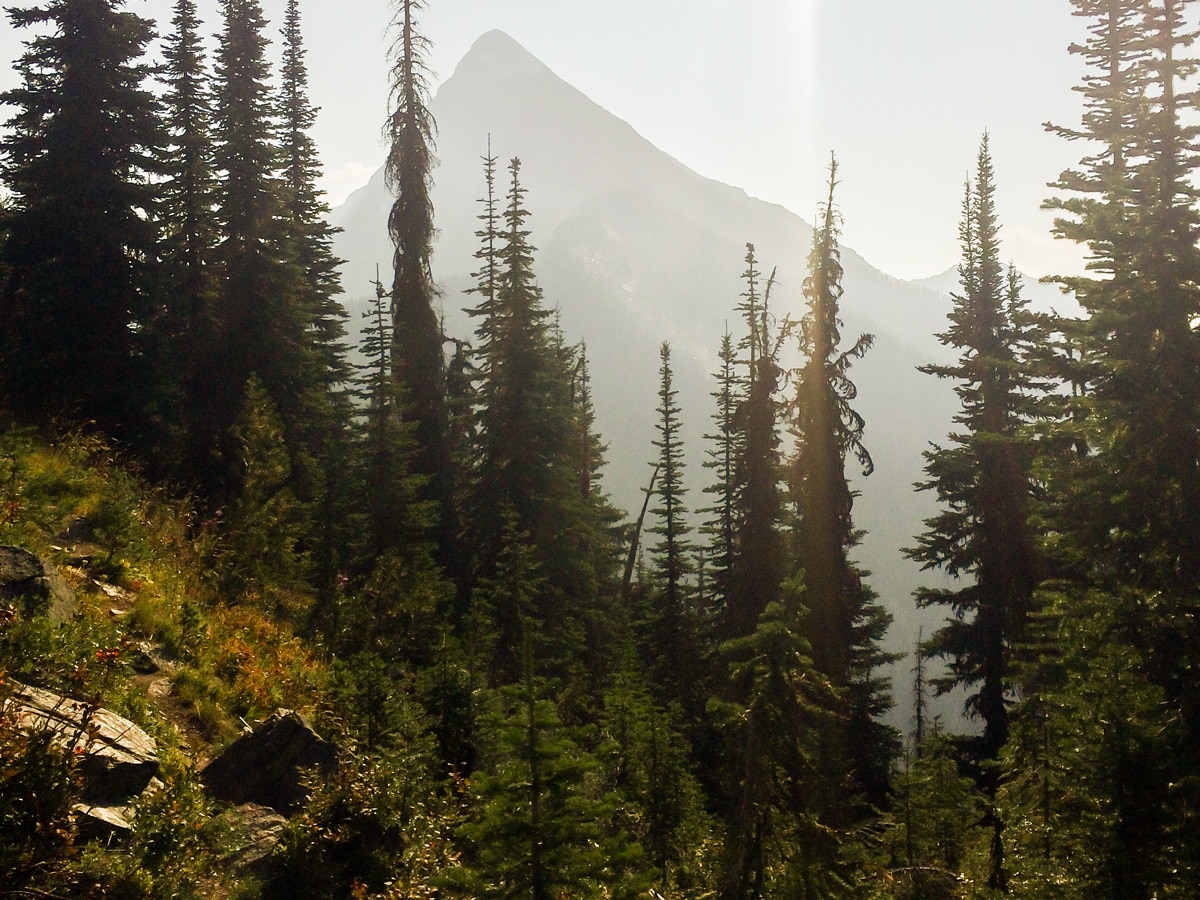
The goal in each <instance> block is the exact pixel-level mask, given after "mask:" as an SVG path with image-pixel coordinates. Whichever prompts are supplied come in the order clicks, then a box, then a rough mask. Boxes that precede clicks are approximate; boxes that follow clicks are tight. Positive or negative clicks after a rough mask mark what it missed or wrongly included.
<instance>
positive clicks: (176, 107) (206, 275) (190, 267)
mask: <svg viewBox="0 0 1200 900" xmlns="http://www.w3.org/2000/svg"><path fill="white" fill-rule="evenodd" d="M171 21H172V25H173V26H174V31H173V32H172V33H171V35H170V37H169V38H168V40H167V46H166V49H165V50H164V52H163V55H164V57H165V59H166V65H165V74H166V77H165V80H166V84H167V91H166V95H165V96H164V103H165V105H166V108H167V127H168V136H169V140H170V145H169V147H168V152H167V153H166V154H165V156H164V161H165V167H166V168H167V169H168V170H169V171H168V172H167V180H166V181H165V182H164V184H163V188H162V205H161V209H162V223H163V257H164V261H165V262H166V263H167V265H168V266H169V267H170V269H171V271H172V274H173V278H174V280H175V282H176V284H177V291H178V297H177V298H176V300H175V304H176V306H177V309H176V310H175V316H174V318H175V319H176V320H178V321H179V324H180V327H181V328H187V327H191V326H194V325H195V324H196V323H197V321H198V320H199V318H200V316H201V313H202V312H203V310H204V307H205V298H206V297H207V295H208V292H209V290H210V289H211V279H212V272H211V264H212V250H213V245H214V244H215V242H216V223H215V222H214V221H213V215H212V205H213V191H214V188H215V185H214V178H213V159H212V149H213V148H212V139H211V133H210V130H211V126H212V87H211V84H210V80H209V73H208V70H207V68H206V65H205V57H204V45H203V43H202V37H201V34H200V28H201V24H202V23H201V22H200V19H199V17H198V16H197V14H196V4H195V2H194V0H176V3H175V14H174V17H173V18H172V20H171Z"/></svg>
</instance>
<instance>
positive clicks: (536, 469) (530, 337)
mask: <svg viewBox="0 0 1200 900" xmlns="http://www.w3.org/2000/svg"><path fill="white" fill-rule="evenodd" d="M520 168H521V167H520V161H519V160H516V159H514V160H513V161H512V163H511V164H510V167H509V171H510V188H509V192H508V197H507V201H506V204H505V209H504V213H503V227H502V230H496V231H495V232H494V233H493V232H492V231H491V230H490V226H486V222H485V228H484V230H483V232H482V234H483V246H484V247H485V248H490V247H493V246H494V248H495V249H494V251H492V250H490V249H489V250H488V255H487V256H485V257H484V266H483V268H482V269H481V274H480V279H481V281H480V291H479V293H481V295H482V296H484V297H485V302H484V304H483V305H481V306H480V307H479V308H477V309H476V310H475V311H474V314H475V315H476V316H477V317H478V318H479V319H480V321H479V324H478V326H477V329H476V334H477V337H478V340H477V348H476V353H477V357H478V368H477V371H478V376H479V383H478V389H477V394H476V397H477V402H478V404H479V410H478V416H477V421H476V446H475V451H474V453H473V472H472V480H471V485H470V486H469V488H468V491H467V496H468V499H469V502H468V503H467V504H466V505H467V508H469V509H470V511H471V513H470V517H469V520H468V523H467V524H468V528H469V534H470V536H471V540H472V543H473V544H474V549H475V554H476V557H475V564H474V569H475V575H474V577H475V578H476V579H479V578H487V577H489V576H490V574H491V573H492V572H493V571H494V567H495V565H496V561H497V559H498V557H499V554H500V553H501V552H502V551H503V550H504V547H503V541H502V540H500V536H501V534H502V530H503V523H504V519H505V517H506V516H508V515H513V516H515V521H516V524H517V531H518V532H519V533H523V534H525V535H527V537H526V540H527V541H528V542H529V543H530V544H531V546H532V547H533V548H534V549H535V550H536V556H535V558H536V560H537V562H538V564H539V566H541V568H542V571H543V572H544V574H545V577H546V589H545V590H544V591H543V592H542V594H541V595H540V596H539V599H538V603H537V608H536V611H535V613H534V615H533V616H532V617H531V619H532V620H533V621H534V622H535V623H536V624H537V625H538V626H539V627H540V628H541V630H542V631H543V633H544V634H545V635H546V636H547V643H546V645H545V646H546V647H547V652H550V653H551V654H552V655H553V656H554V657H555V658H556V659H557V660H558V661H559V663H560V664H562V665H563V666H566V667H568V668H573V667H576V666H578V665H580V664H581V663H583V662H584V661H585V660H586V659H594V658H596V657H597V654H594V653H591V654H586V655H585V653H584V650H585V645H586V643H587V640H588V639H587V631H588V627H589V625H588V623H589V621H591V618H592V613H591V612H589V611H594V610H596V609H597V607H598V606H599V605H601V601H602V597H603V596H604V595H605V594H606V593H607V592H609V591H610V590H611V588H612V584H611V580H612V578H613V575H614V574H615V571H614V565H615V562H616V559H615V553H616V542H615V532H614V531H613V529H612V528H611V525H610V518H611V517H610V512H611V510H610V509H609V508H608V505H607V501H606V500H605V499H604V497H603V496H602V495H601V494H599V493H597V492H595V491H589V493H588V496H586V497H584V496H581V491H580V489H579V486H580V469H579V465H578V462H577V452H576V447H577V446H578V439H577V437H576V436H577V435H578V433H579V430H578V416H579V410H578V408H577V403H576V400H575V394H574V393H573V388H572V385H573V382H574V381H575V380H576V378H577V372H578V359H577V355H576V351H575V350H574V349H573V348H571V347H568V346H567V345H566V344H565V342H564V341H563V339H562V335H561V333H560V332H559V331H558V330H557V329H556V328H555V327H554V325H553V322H552V320H551V315H550V313H549V312H548V311H547V310H546V309H545V308H544V307H543V302H542V293H541V289H540V288H539V287H538V286H537V283H536V280H535V276H534V271H533V247H532V246H531V244H530V243H529V230H528V228H527V225H526V220H527V219H528V216H529V212H528V210H527V209H526V208H525V203H524V198H525V189H524V188H523V187H522V186H521V182H520ZM485 215H487V213H485ZM493 241H495V243H494V244H493V243H492V242H493ZM492 278H495V279H496V280H495V281H494V282H492V281H490V280H489V279H492ZM598 462H599V460H598V459H597V460H596V461H594V462H593V464H592V465H593V468H594V469H595V468H596V467H597V464H598ZM496 616H497V626H498V629H499V645H498V653H499V655H500V656H501V658H502V659H506V660H507V663H506V664H505V665H502V666H501V669H502V670H503V671H505V672H507V673H508V677H510V678H512V677H515V676H516V675H517V674H518V670H515V669H514V668H513V665H514V663H515V657H514V656H513V653H514V651H515V648H516V647H518V646H519V645H518V643H517V639H518V628H517V621H516V619H515V618H514V616H513V614H512V611H505V610H502V609H497V610H496ZM593 674H595V673H593Z"/></svg>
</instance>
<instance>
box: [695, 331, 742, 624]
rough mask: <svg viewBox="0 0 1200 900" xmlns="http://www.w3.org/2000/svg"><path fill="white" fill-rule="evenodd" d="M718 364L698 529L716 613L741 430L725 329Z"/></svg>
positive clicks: (725, 582)
mask: <svg viewBox="0 0 1200 900" xmlns="http://www.w3.org/2000/svg"><path fill="white" fill-rule="evenodd" d="M717 359H718V360H719V361H720V368H719V369H718V370H717V372H716V379H717V389H716V390H715V391H714V392H713V394H712V397H713V400H715V401H716V409H715V410H714V411H713V414H712V421H713V426H714V429H715V430H714V431H713V433H711V434H706V435H705V436H704V437H705V439H706V440H707V441H709V442H710V443H711V446H710V448H709V449H708V450H706V451H705V454H706V456H707V457H708V458H707V459H706V460H705V462H704V467H705V468H706V469H712V470H713V473H714V481H713V483H712V484H711V485H710V486H709V487H706V488H705V489H704V492H705V493H706V494H712V495H713V500H714V502H713V505H712V506H710V507H708V508H706V509H705V510H704V512H706V513H708V514H709V515H710V516H711V518H709V519H708V520H706V521H705V523H704V525H703V526H702V528H701V531H702V533H704V534H706V535H708V536H709V542H710V549H709V553H708V557H707V558H708V559H709V560H710V561H711V563H712V568H711V570H710V571H711V576H712V596H713V598H714V600H713V602H712V604H711V606H712V607H713V608H712V609H711V610H708V612H711V613H715V614H717V615H720V614H722V613H723V612H724V609H725V606H726V604H727V602H728V598H729V589H730V573H731V571H732V568H733V554H734V547H735V541H736V526H737V482H736V472H737V462H738V459H739V457H740V455H741V450H742V448H741V432H740V430H739V429H738V426H737V408H738V403H739V401H740V397H741V376H740V375H739V373H738V368H737V351H736V350H735V349H734V346H733V337H732V335H731V334H730V333H729V331H728V329H726V331H725V334H724V336H723V337H722V338H721V349H720V350H719V351H718V353H717Z"/></svg>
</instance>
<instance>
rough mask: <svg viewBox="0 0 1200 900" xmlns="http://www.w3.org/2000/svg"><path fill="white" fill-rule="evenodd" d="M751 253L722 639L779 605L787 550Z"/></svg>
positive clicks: (770, 383) (762, 299)
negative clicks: (733, 524) (732, 531)
mask: <svg viewBox="0 0 1200 900" xmlns="http://www.w3.org/2000/svg"><path fill="white" fill-rule="evenodd" d="M757 265H758V264H757V260H756V259H755V256H754V247H753V245H751V244H747V245H746V271H745V273H744V275H743V277H744V278H745V280H746V291H745V293H744V294H743V295H742V301H743V302H742V303H741V304H740V305H739V307H738V308H739V310H741V312H742V314H743V316H744V317H745V320H746V336H745V337H744V338H743V339H742V341H741V343H740V344H739V348H740V349H741V350H742V351H743V353H744V354H745V355H744V357H743V358H742V360H741V364H742V365H744V366H745V375H744V383H745V388H744V393H743V395H742V396H741V398H740V401H739V403H738V406H737V409H736V411H735V413H734V426H735V427H736V429H737V431H738V434H739V439H738V442H737V449H738V450H739V451H740V452H739V453H738V455H737V460H736V464H735V469H734V485H733V489H734V496H735V497H736V514H735V516H736V518H735V521H736V531H735V534H736V538H735V541H734V546H733V554H732V559H731V561H730V562H731V565H730V571H729V590H728V596H727V597H726V602H725V621H724V622H723V628H722V632H723V634H724V635H725V636H726V637H740V636H745V635H749V634H752V633H753V632H754V630H755V628H756V627H757V626H758V618H759V616H760V615H762V612H763V610H764V609H766V608H767V606H768V605H769V604H771V603H773V602H777V601H778V600H779V596H780V595H779V590H780V585H781V584H782V582H783V579H784V576H785V575H786V570H787V565H788V561H787V551H786V547H785V546H784V540H783V537H782V534H781V533H780V519H781V516H782V506H783V497H782V494H781V492H780V487H779V485H780V480H781V479H780V458H779V426H778V420H779V415H780V404H779V400H778V392H779V390H780V389H781V388H782V382H783V379H784V372H783V369H782V368H781V367H780V364H779V351H780V347H781V342H780V340H778V339H777V338H776V336H775V335H773V334H772V330H773V328H772V324H773V320H772V318H771V316H770V312H769V308H768V307H769V303H770V291H771V283H772V282H773V276H772V278H771V279H768V283H767V287H766V290H765V291H764V293H763V294H762V295H761V296H760V294H759V287H758V285H759V278H760V276H759V272H758V268H757Z"/></svg>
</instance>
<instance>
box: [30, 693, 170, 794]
mask: <svg viewBox="0 0 1200 900" xmlns="http://www.w3.org/2000/svg"><path fill="white" fill-rule="evenodd" d="M14 687H15V690H14V692H13V694H12V697H11V699H10V700H8V701H7V702H8V703H10V704H14V705H15V706H16V714H17V720H18V721H19V722H20V723H21V725H22V726H24V727H25V728H30V729H48V730H49V731H51V732H53V734H54V740H55V742H56V743H58V744H59V745H60V746H64V747H67V748H69V749H71V750H72V751H75V750H78V752H79V753H80V760H79V772H80V775H81V776H82V778H83V795H82V798H81V799H82V800H83V802H84V804H85V805H87V806H115V805H119V804H120V802H121V801H127V800H129V799H130V798H132V797H136V796H138V795H139V794H141V793H142V792H143V791H144V790H145V789H146V787H147V786H148V785H149V784H150V781H151V779H153V778H154V776H155V775H157V774H158V747H157V745H156V744H155V743H154V739H153V738H152V737H150V735H148V734H146V732H144V731H142V729H140V728H138V727H137V726H136V725H134V724H133V723H132V722H130V721H129V720H128V719H124V718H122V717H121V716H118V715H117V714H116V713H114V712H112V711H111V710H108V709H104V708H103V707H95V706H90V705H88V704H86V703H80V702H79V701H78V700H71V699H70V698H68V697H64V696H62V695H61V694H56V693H54V692H53V691H48V690H45V689H43V688H35V687H30V686H28V685H23V684H14Z"/></svg>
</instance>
